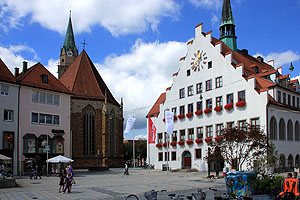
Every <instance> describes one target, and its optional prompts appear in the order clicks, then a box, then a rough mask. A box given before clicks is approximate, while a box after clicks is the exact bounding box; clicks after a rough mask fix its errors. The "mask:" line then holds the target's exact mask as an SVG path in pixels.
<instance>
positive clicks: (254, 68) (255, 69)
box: [252, 66, 258, 74]
mask: <svg viewBox="0 0 300 200" xmlns="http://www.w3.org/2000/svg"><path fill="white" fill-rule="evenodd" d="M252 69H253V70H254V71H255V73H257V74H258V67H257V66H255V67H252Z"/></svg>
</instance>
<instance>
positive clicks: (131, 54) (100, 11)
mask: <svg viewBox="0 0 300 200" xmlns="http://www.w3.org/2000/svg"><path fill="white" fill-rule="evenodd" d="M231 4H232V10H233V15H234V20H235V24H236V34H237V37H238V40H237V43H238V48H239V49H244V48H246V49H248V50H249V54H251V55H255V56H257V55H261V56H263V57H264V58H265V60H271V59H274V60H275V65H276V67H279V66H281V65H283V64H287V65H283V71H284V74H286V73H291V76H292V77H298V78H299V73H300V61H295V60H299V59H300V49H299V45H300V37H299V36H300V0H276V1H274V0H261V1H257V0H256V1H254V0H231ZM70 8H71V10H72V22H73V30H74V34H75V41H76V43H77V46H78V48H79V50H80V51H81V50H82V48H83V45H82V44H81V43H82V42H83V40H84V38H85V40H86V43H87V46H86V51H87V53H88V55H89V56H90V58H91V59H92V61H93V62H94V63H95V65H96V67H97V68H98V70H99V72H100V75H101V76H102V77H103V79H104V80H105V81H106V83H107V85H108V87H109V88H110V89H111V91H112V93H113V94H114V96H115V98H116V99H117V100H118V101H120V98H121V97H123V98H124V115H125V116H124V117H125V119H127V117H128V116H135V117H137V121H136V125H135V128H136V131H135V135H140V136H138V137H142V135H145V134H146V129H145V127H146V118H145V116H146V114H147V112H148V111H149V110H150V108H151V106H152V105H153V103H154V102H155V101H156V99H157V97H158V96H159V95H160V93H162V92H164V91H165V88H167V87H169V86H170V85H171V81H172V74H173V73H174V72H176V71H177V70H178V67H179V58H180V57H182V56H184V55H185V54H186V42H187V41H189V40H190V39H191V38H193V37H194V27H195V26H196V25H197V24H199V23H202V22H203V23H204V31H205V32H208V31H210V30H212V31H213V36H214V37H216V38H218V37H219V30H218V29H219V24H220V17H221V10H222V0H182V1H177V0H143V1H140V0H122V1H120V0H113V1H111V0H87V1H81V0H66V1H61V0H50V1H44V0H26V1H20V0H1V1H0V57H1V59H2V60H3V61H4V62H5V63H6V65H7V66H8V67H9V68H10V69H11V71H12V72H13V69H14V68H15V67H16V66H18V67H21V66H22V62H23V60H27V61H29V63H30V65H32V64H34V63H36V62H41V63H42V64H43V65H44V66H46V67H47V68H48V69H49V70H50V71H51V72H52V73H53V74H54V75H56V76H57V74H56V71H57V67H56V65H57V63H58V59H59V52H60V48H61V46H62V44H63V42H64V37H65V31H66V27H67V22H68V16H69V10H70ZM291 61H295V62H293V65H294V67H295V70H294V71H293V72H290V71H289V70H288V68H289V64H290V62H291ZM131 135H132V134H131ZM128 137H131V136H129V135H126V136H125V138H128Z"/></svg>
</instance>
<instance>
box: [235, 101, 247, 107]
mask: <svg viewBox="0 0 300 200" xmlns="http://www.w3.org/2000/svg"><path fill="white" fill-rule="evenodd" d="M245 105H246V101H238V102H236V103H235V106H236V107H244V106H245Z"/></svg>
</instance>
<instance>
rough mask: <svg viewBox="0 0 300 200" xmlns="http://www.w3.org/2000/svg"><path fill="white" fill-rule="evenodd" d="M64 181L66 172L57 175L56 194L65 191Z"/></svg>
mask: <svg viewBox="0 0 300 200" xmlns="http://www.w3.org/2000/svg"><path fill="white" fill-rule="evenodd" d="M65 179H66V171H65V170H62V171H61V172H60V174H59V188H58V192H59V193H61V192H62V191H64V189H65V187H64V186H65Z"/></svg>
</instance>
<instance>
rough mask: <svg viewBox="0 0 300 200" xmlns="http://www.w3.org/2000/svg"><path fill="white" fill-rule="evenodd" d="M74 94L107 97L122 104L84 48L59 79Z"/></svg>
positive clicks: (88, 96) (99, 97) (93, 97)
mask: <svg viewBox="0 0 300 200" xmlns="http://www.w3.org/2000/svg"><path fill="white" fill-rule="evenodd" d="M59 80H60V81H61V82H62V83H63V84H64V85H65V86H66V87H67V88H68V89H69V90H71V91H72V92H73V94H74V97H78V98H87V99H98V100H99V99H100V100H104V99H105V96H104V95H105V92H106V94H107V100H108V102H110V103H112V104H115V105H117V106H120V104H119V103H118V102H117V101H116V100H115V98H114V97H113V95H112V94H111V92H110V91H109V89H108V87H107V86H106V84H105V82H104V81H103V79H102V78H101V76H100V74H99V72H98V71H97V69H96V67H95V66H94V64H93V62H92V61H91V59H90V58H89V56H88V55H87V53H86V51H85V50H83V51H82V52H81V54H80V55H79V56H78V57H77V58H76V59H75V61H74V62H73V63H72V64H71V65H70V66H69V67H68V69H67V70H66V71H65V73H64V74H63V75H62V76H61V78H60V79H59Z"/></svg>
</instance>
